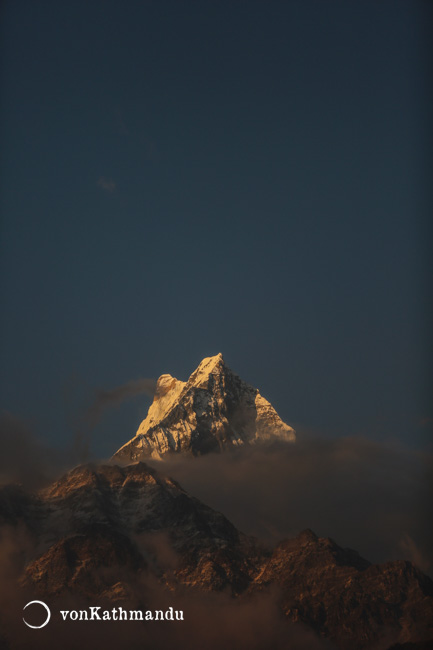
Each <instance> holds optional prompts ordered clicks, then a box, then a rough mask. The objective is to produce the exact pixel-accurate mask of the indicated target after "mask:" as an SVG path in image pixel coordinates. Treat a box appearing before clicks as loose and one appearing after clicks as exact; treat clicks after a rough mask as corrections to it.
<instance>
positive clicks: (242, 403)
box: [113, 354, 295, 462]
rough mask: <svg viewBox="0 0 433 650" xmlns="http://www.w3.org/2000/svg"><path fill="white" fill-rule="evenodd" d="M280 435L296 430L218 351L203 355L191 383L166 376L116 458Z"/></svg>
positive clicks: (194, 450)
mask: <svg viewBox="0 0 433 650" xmlns="http://www.w3.org/2000/svg"><path fill="white" fill-rule="evenodd" d="M275 438H276V439H282V440H286V441H294V440H295V432H294V430H293V429H292V428H291V427H290V426H288V425H287V424H285V423H284V422H283V421H282V420H281V418H280V417H279V416H278V414H277V412H276V411H275V409H274V408H273V407H272V405H271V404H270V403H269V402H268V401H267V400H266V399H265V398H264V397H262V396H261V395H260V393H259V391H258V390H257V389H256V388H253V387H252V386H250V385H249V384H247V383H245V382H244V381H242V379H240V377H238V375H236V374H235V373H233V372H232V371H231V370H230V368H228V367H227V365H226V364H225V363H224V360H223V357H222V355H221V354H217V355H216V356H214V357H207V358H205V359H203V361H202V362H201V363H200V364H199V366H198V367H197V369H196V370H195V371H194V372H193V373H192V375H191V376H190V378H189V379H188V381H187V382H182V381H179V380H178V379H175V378H174V377H172V376H171V375H162V376H161V377H160V378H159V379H158V383H157V389H156V394H155V398H154V400H153V404H152V405H151V407H150V408H149V412H148V415H147V417H146V418H145V420H143V422H142V423H141V425H140V427H139V428H138V431H137V433H136V435H135V437H134V438H133V439H132V440H130V441H129V442H127V443H126V444H125V445H123V446H122V447H121V448H120V449H119V450H118V451H117V452H116V453H115V454H114V456H113V458H114V459H115V460H116V461H118V462H119V461H122V462H130V461H137V460H145V459H146V457H152V458H157V459H160V458H162V457H163V456H164V455H165V454H167V453H170V452H184V453H191V454H193V455H195V456H196V455H201V454H205V453H207V452H210V451H222V450H225V449H228V448H230V447H236V446H241V445H245V444H255V443H257V442H263V441H267V440H271V439H275Z"/></svg>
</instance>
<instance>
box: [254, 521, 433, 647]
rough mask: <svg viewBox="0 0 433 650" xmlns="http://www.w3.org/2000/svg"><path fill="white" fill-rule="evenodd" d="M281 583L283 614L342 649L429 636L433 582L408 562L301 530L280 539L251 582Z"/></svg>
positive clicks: (432, 621)
mask: <svg viewBox="0 0 433 650" xmlns="http://www.w3.org/2000/svg"><path fill="white" fill-rule="evenodd" d="M270 585H278V586H279V587H280V589H281V599H280V605H281V608H282V610H283V612H284V614H285V616H286V617H287V618H289V619H290V620H292V621H296V622H302V623H305V624H306V625H308V626H309V627H310V628H312V629H314V630H316V631H317V632H318V633H319V634H320V635H323V636H325V637H327V638H329V639H331V640H332V641H334V643H335V644H336V645H337V647H340V648H348V647H351V648H366V647H367V648H368V647H372V646H373V645H374V644H375V643H380V642H381V641H382V644H381V645H380V646H379V647H388V645H389V643H388V641H389V640H391V639H392V640H397V639H398V640H400V641H402V642H404V641H409V640H413V641H419V640H422V639H425V638H433V583H432V581H431V580H430V579H429V578H427V577H426V576H425V575H424V574H422V573H421V571H419V570H418V569H417V568H416V567H414V566H413V565H412V564H411V563H410V562H403V561H398V562H387V563H385V564H381V565H372V564H370V563H369V562H367V561H366V560H364V559H363V558H362V557H361V556H360V555H359V554H358V553H357V552H356V551H353V550H351V549H342V548H341V547H339V546H338V545H337V544H336V543H335V542H334V541H333V540H331V539H321V538H318V537H316V535H315V534H314V533H312V532H311V531H304V532H303V533H301V534H300V535H299V536H298V537H297V538H295V539H290V540H285V541H283V542H281V543H280V544H279V545H278V546H277V548H276V549H275V550H274V552H273V554H272V557H271V558H270V559H269V560H268V561H267V562H265V563H264V565H263V568H262V570H261V572H260V574H259V576H257V577H256V578H255V580H254V581H253V582H252V584H251V586H250V591H251V592H257V591H260V590H262V589H265V588H267V587H269V586H270Z"/></svg>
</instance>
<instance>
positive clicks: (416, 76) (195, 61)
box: [0, 0, 433, 454]
mask: <svg viewBox="0 0 433 650" xmlns="http://www.w3.org/2000/svg"><path fill="white" fill-rule="evenodd" d="M432 14H433V11H432V4H431V3H429V2H421V1H416V0H412V1H411V2H407V1H406V0H402V1H400V0H389V1H383V2H377V0H371V1H368V0H362V1H361V0H359V1H357V2H356V1H351V0H349V1H348V0H341V1H340V2H334V1H332V0H327V1H326V2H323V0H317V1H313V0H307V1H306V0H302V1H301V0H300V1H298V2H290V1H287V2H279V1H278V2H277V1H271V2H264V1H261V2H256V1H253V0H250V1H248V2H241V1H238V0H230V2H225V1H221V0H219V1H218V2H213V1H205V2H193V1H190V0H188V1H185V2H181V1H180V0H175V1H169V0H158V1H150V0H149V1H146V0H144V1H142V2H132V1H131V2H126V3H122V2H120V1H116V2H113V1H110V0H107V1H104V2H102V1H97V0H92V1H86V2H83V1H80V0H75V1H74V2H58V0H56V1H50V0H47V1H44V2H34V0H31V1H26V0H19V1H18V2H17V1H11V0H10V1H5V2H3V3H2V9H1V21H2V27H1V29H2V34H1V43H2V44H1V91H2V92H1V116H0V118H1V120H0V122H1V127H0V128H1V169H0V172H1V213H2V222H1V283H2V284H1V304H2V335H1V404H0V406H1V408H2V409H4V410H6V411H8V412H11V413H13V414H15V415H16V416H19V417H23V418H25V419H27V420H29V421H30V422H31V426H32V427H33V428H34V430H35V431H36V432H37V433H38V435H40V436H41V437H43V438H45V439H46V440H48V441H50V442H53V441H55V442H56V443H57V444H59V445H61V444H64V443H65V442H66V441H67V440H68V439H70V436H71V427H72V426H73V425H72V424H71V422H72V421H73V419H74V417H75V416H76V414H77V412H78V411H77V409H78V410H79V405H80V404H81V403H82V401H83V399H84V400H85V399H88V398H89V397H88V396H89V395H90V394H91V391H92V389H93V388H95V387H99V388H101V387H102V388H113V387H115V386H118V385H121V384H123V383H125V382H127V381H129V380H131V379H136V378H138V377H158V376H159V375H160V374H162V373H164V372H170V373H171V374H173V375H175V376H177V377H178V378H180V379H186V378H187V377H188V376H189V374H190V373H191V372H192V370H193V369H194V368H195V367H196V366H197V364H198V363H199V361H200V360H201V359H202V358H203V357H205V356H209V355H211V354H215V353H217V352H220V351H221V352H222V353H223V354H224V357H225V359H226V361H227V363H228V365H229V366H230V367H231V368H232V369H233V370H235V371H236V372H237V373H238V374H240V375H241V376H242V378H244V379H245V380H247V381H249V382H250V383H252V384H254V385H255V386H257V387H259V388H260V389H261V392H262V394H264V396H265V397H267V398H268V399H269V400H270V401H271V402H272V403H273V405H274V406H275V407H276V408H277V410H278V411H279V413H280V414H281V416H282V417H283V418H284V419H285V420H286V421H287V422H289V423H290V424H292V425H293V426H295V427H296V428H298V429H299V430H300V431H305V432H307V431H314V432H319V433H320V434H321V435H326V436H341V435H354V434H362V435H366V436H369V437H372V438H374V439H380V440H383V439H389V438H395V439H397V440H399V441H402V442H404V443H410V444H411V445H425V444H426V442H427V440H428V435H429V433H431V430H432V429H431V423H432V419H431V418H432V417H433V413H432V410H431V401H430V391H431V388H432V386H431V382H430V379H431V376H429V375H428V368H429V364H430V362H431V353H430V351H429V345H428V337H429V335H430V328H431V325H432V319H431V302H430V293H431V291H430V290H431V282H430V280H431V264H430V259H429V256H430V253H431V251H430V248H431V245H430V243H429V240H428V236H429V234H430V233H429V228H428V221H429V220H430V217H431V208H432V200H431V199H432V196H431V187H430V185H431V172H432V165H431V151H432V138H431V128H430V124H429V120H430V118H431V115H430V111H431V104H432V92H431V87H430V83H431V78H432V77H433V74H432V73H433V65H432V57H431V46H430V43H429V40H431V33H429V29H428V26H429V24H431V19H432ZM86 396H87V397H86ZM147 405H148V399H147V398H144V397H140V398H135V399H134V400H133V401H132V402H130V403H128V404H125V405H124V406H122V407H121V408H120V409H118V410H113V411H112V412H110V413H108V412H107V413H106V415H105V417H104V418H103V421H102V422H101V424H100V426H99V427H98V429H97V431H96V432H95V438H94V440H93V449H94V452H95V453H96V454H110V453H112V452H114V451H115V449H117V447H118V446H120V444H122V443H123V442H125V441H126V440H127V439H129V438H130V437H131V436H132V435H133V434H134V433H135V430H136V428H137V426H138V423H139V422H140V420H141V419H142V418H143V417H144V416H145V414H146V410H147ZM429 418H430V420H429Z"/></svg>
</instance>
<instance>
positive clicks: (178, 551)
mask: <svg viewBox="0 0 433 650" xmlns="http://www.w3.org/2000/svg"><path fill="white" fill-rule="evenodd" d="M3 529H7V530H8V531H9V532H8V534H9V537H10V538H11V531H13V530H16V531H17V538H18V537H19V538H22V537H23V535H24V530H26V531H27V536H28V540H27V543H26V548H25V553H23V555H22V558H21V560H22V570H21V577H20V583H21V585H22V586H23V588H24V589H26V590H27V591H26V593H31V594H32V597H40V598H46V599H47V598H48V599H51V600H50V602H57V599H59V598H62V597H63V596H64V595H65V594H67V597H68V598H74V597H77V598H79V599H80V602H81V603H83V602H86V601H87V602H88V603H89V604H92V605H95V604H96V603H98V602H100V601H101V599H105V601H109V602H111V603H114V602H116V603H122V602H123V603H126V602H127V603H134V606H143V603H144V604H145V603H146V602H147V603H149V599H148V598H149V597H148V590H149V588H151V589H152V595H151V602H155V598H156V595H155V594H157V593H160V594H161V593H162V592H164V593H166V592H167V593H169V594H171V595H170V598H173V597H174V596H175V595H176V594H177V595H178V596H179V595H180V596H179V597H180V598H185V597H187V595H186V594H188V593H191V592H193V593H195V594H196V593H197V592H199V593H207V594H211V593H219V592H225V593H226V594H230V595H231V597H232V598H236V599H237V600H238V601H239V600H240V601H241V602H245V603H248V602H251V603H254V602H255V601H256V600H257V599H260V598H262V602H266V598H267V597H269V599H272V602H277V604H278V606H279V608H280V611H281V617H282V618H285V620H286V624H287V626H291V625H296V624H297V625H298V626H301V627H302V626H303V627H304V628H305V627H306V628H308V629H309V630H311V631H313V632H314V633H315V635H316V637H317V639H324V640H325V645H324V647H329V648H338V649H341V650H346V649H347V648H353V649H354V650H366V649H373V648H374V649H377V648H380V649H385V648H388V647H390V646H391V645H393V644H396V643H401V644H405V643H420V644H421V643H424V644H425V643H427V642H428V641H429V640H431V639H433V583H432V581H431V580H430V579H429V578H428V577H427V576H425V575H424V574H422V573H421V572H420V571H419V570H418V569H417V568H416V567H414V566H413V565H412V564H411V563H410V562H403V561H399V562H387V563H385V564H381V565H372V564H370V563H369V562H368V561H367V560H365V559H363V558H362V557H360V556H359V554H358V553H357V552H356V551H353V550H350V549H343V548H341V547H340V546H338V544H336V543H335V542H334V541H333V540H331V539H327V538H319V537H317V536H316V535H315V534H314V533H313V532H312V531H308V530H307V531H303V532H302V533H300V534H299V535H298V536H297V537H295V538H292V539H288V540H285V541H283V542H281V543H280V544H279V545H278V546H277V547H276V548H275V549H274V550H273V551H272V550H271V549H269V548H266V547H264V546H263V545H261V544H259V543H258V542H257V541H256V540H254V539H252V538H250V537H248V536H245V535H243V534H242V533H241V532H239V531H238V530H237V529H236V528H235V526H233V524H231V523H230V522H229V521H228V520H227V519H226V518H225V517H224V515H222V514H221V513H219V512H216V511H215V510H213V509H212V508H209V507H208V506H206V505H205V504H203V503H201V502H200V501H199V500H198V499H195V498H194V497H192V496H190V495H189V494H188V493H187V492H185V491H184V490H183V489H182V487H181V486H180V485H179V484H178V483H176V482H175V481H173V480H172V479H170V478H168V477H165V476H162V475H161V474H160V473H159V472H157V471H155V470H154V469H153V468H151V467H150V466H148V465H146V464H144V463H136V464H133V465H130V466H127V467H119V466H113V465H102V466H92V465H84V466H79V467H77V468H75V469H73V470H72V471H70V472H69V473H67V474H66V475H65V476H63V477H62V478H61V479H60V480H58V481H56V482H55V483H53V484H51V485H50V486H48V487H46V488H45V489H43V490H40V491H39V492H37V493H34V494H32V495H29V494H27V493H26V492H25V491H23V490H21V489H12V488H4V489H2V490H0V532H1V531H2V530H3ZM29 540H31V543H30V541H29ZM155 585H157V586H158V590H159V592H157V591H155V589H156V588H155ZM29 590H30V591H29ZM224 597H226V596H224ZM28 598H29V597H27V599H28ZM263 599H264V600H263ZM287 629H288V628H287ZM289 646H290V647H292V645H290V644H289ZM254 647H258V646H254ZM278 647H280V646H278ZM281 647H286V646H284V645H283V646H281ZM293 647H296V645H295V646H293ZM302 647H306V646H305V645H303V646H302ZM403 647H405V646H403ZM407 647H411V646H407ZM415 647H416V646H415ZM419 647H423V646H419Z"/></svg>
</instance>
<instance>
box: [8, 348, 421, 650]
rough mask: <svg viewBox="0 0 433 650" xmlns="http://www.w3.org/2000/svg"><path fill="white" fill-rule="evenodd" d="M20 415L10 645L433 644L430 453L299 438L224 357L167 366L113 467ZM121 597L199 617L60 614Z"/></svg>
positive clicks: (12, 465) (11, 501) (359, 441)
mask: <svg viewBox="0 0 433 650" xmlns="http://www.w3.org/2000/svg"><path fill="white" fill-rule="evenodd" d="M134 390H135V385H134ZM116 398H117V393H116ZM181 423H183V424H184V426H183V429H181V428H180V425H181ZM3 424H4V427H3V429H2V435H1V436H0V445H1V446H0V451H4V452H5V453H4V454H3V455H2V465H1V466H0V469H1V474H2V479H3V480H2V483H3V486H2V487H0V558H1V562H0V585H1V586H0V629H1V631H2V632H1V634H2V636H1V635H0V647H4V648H8V649H9V650H12V649H13V648H26V647H32V648H39V647H40V648H45V649H49V648H54V647H56V648H57V647H59V645H61V646H63V647H64V648H65V649H67V648H76V647H78V646H79V645H81V644H84V645H86V646H87V645H88V643H90V642H91V641H92V642H93V643H94V644H96V647H98V645H100V646H102V647H104V648H110V647H118V645H119V644H122V646H123V647H127V648H139V647H142V646H143V642H144V641H143V640H145V642H146V643H147V644H149V647H152V648H161V649H162V648H167V647H178V645H181V646H182V647H183V646H185V647H188V648H191V649H192V650H195V649H196V648H197V649H198V648H203V647H208V648H215V649H216V648H221V647H224V646H225V647H228V648H232V647H233V648H245V649H247V648H248V649H249V650H250V649H252V650H265V649H267V648H276V649H279V648H281V649H282V648H287V647H290V648H294V649H295V650H296V649H298V648H299V650H301V649H303V648H311V649H312V650H315V649H316V648H317V650H320V649H322V650H323V649H326V648H330V649H332V648H334V649H341V650H345V649H346V648H354V650H357V649H359V650H364V649H365V650H367V649H370V648H371V650H373V649H374V650H388V648H390V647H391V646H395V647H398V644H400V646H401V647H408V648H409V647H411V646H410V645H407V644H418V645H413V646H412V647H420V648H421V647H424V646H425V644H428V643H429V642H430V640H431V639H433V625H432V624H433V588H432V581H431V579H430V577H428V575H426V573H427V574H428V573H429V572H430V571H431V567H432V559H433V558H432V548H433V544H431V543H430V542H431V540H432V531H431V524H430V518H429V517H428V515H427V513H428V510H429V503H430V500H429V494H430V489H429V488H430V483H429V481H430V480H431V473H430V469H429V468H431V467H432V466H433V465H432V463H431V458H430V457H429V456H428V454H422V453H420V452H416V451H410V450H407V449H402V448H399V447H396V446H394V445H391V444H388V445H385V444H383V443H374V442H372V441H368V440H366V439H363V438H343V439H339V440H324V439H322V440H317V439H316V440H312V439H310V440H308V439H303V437H302V436H298V437H297V439H296V442H295V433H294V430H293V429H292V428H291V427H289V426H288V425H287V424H285V423H284V422H282V421H281V419H280V418H279V416H278V414H277V413H276V411H275V410H274V409H273V407H272V406H271V404H270V403H269V402H267V400H265V399H264V398H262V397H261V395H260V393H259V391H258V390H257V389H255V388H253V387H251V386H249V385H248V384H246V383H245V382H243V381H242V380H241V379H240V378H239V377H237V376H236V375H235V374H234V373H233V372H232V371H231V370H230V369H229V368H228V367H227V366H226V364H225V362H224V360H223V359H222V356H221V355H217V356H216V357H210V358H206V359H204V360H203V361H202V362H201V364H199V366H198V368H197V370H196V371H195V372H194V373H192V375H191V377H190V378H189V379H188V381H186V382H183V381H179V380H177V379H175V378H173V377H171V376H170V375H162V376H161V377H160V379H159V380H158V382H157V384H156V393H155V398H154V402H153V404H152V406H151V407H150V409H149V413H148V415H147V417H146V418H145V420H144V421H143V423H142V425H141V426H140V427H139V430H138V432H137V435H136V436H135V437H134V438H132V440H131V441H130V442H128V443H126V445H124V447H122V448H121V450H119V451H120V452H121V453H120V454H119V452H117V453H116V454H115V455H114V457H113V459H112V460H111V461H110V463H107V462H105V463H93V464H84V465H83V464H81V465H78V466H76V467H75V468H73V469H72V470H70V471H68V472H66V473H65V471H64V468H65V458H64V456H63V455H60V456H59V455H58V454H56V453H55V452H53V451H52V450H47V449H46V448H45V447H44V446H43V445H41V444H40V443H38V441H37V440H36V439H35V438H34V437H33V436H32V434H31V431H30V430H29V429H28V428H25V427H23V426H22V424H20V423H19V421H18V420H16V419H13V418H11V417H8V418H4V419H3ZM171 426H172V427H173V428H172V429H170V427H171ZM273 427H274V428H273ZM170 432H172V433H170ZM143 441H144V442H143ZM122 450H126V451H122ZM45 452H48V453H45ZM134 454H137V455H138V457H139V458H141V457H142V455H144V456H145V457H146V463H143V462H140V461H137V460H133V458H131V457H133V456H134ZM128 456H130V457H129V458H128ZM71 459H72V456H71ZM131 461H132V462H131ZM351 549H356V551H355V550H351ZM32 599H42V600H44V602H47V603H48V604H49V605H50V607H51V608H52V610H53V612H57V618H56V617H55V616H53V621H52V622H51V623H50V625H49V626H47V627H46V628H44V629H43V630H38V631H37V634H38V636H35V632H34V631H32V630H29V629H28V628H25V626H24V625H23V622H22V617H21V614H22V609H23V606H24V605H25V604H26V603H27V602H29V601H30V600H32ZM119 604H121V605H123V606H124V607H132V608H134V609H136V608H139V609H143V610H155V609H162V610H164V611H165V610H167V608H170V607H174V608H178V609H182V610H183V611H184V613H185V620H184V621H182V623H180V622H178V623H176V624H175V625H172V624H171V623H169V622H167V621H164V622H158V623H157V622H156V621H155V622H153V623H152V624H151V623H150V622H148V623H146V625H144V624H139V623H137V625H135V623H134V625H131V624H126V623H123V622H120V621H119V622H114V621H112V622H111V623H104V624H103V625H102V626H101V624H99V623H98V622H97V621H95V622H91V621H86V622H82V623H80V622H78V623H73V622H71V621H68V622H65V621H61V620H58V619H59V614H58V612H59V610H60V609H62V608H63V609H69V610H70V609H77V610H78V609H83V608H86V607H89V606H96V605H98V606H101V607H104V608H110V607H111V608H112V607H113V606H118V605H119ZM2 644H3V645H2ZM396 644H397V645H396ZM405 644H406V645H405ZM422 644H424V646H423V645H422ZM425 647H426V646H425Z"/></svg>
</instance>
